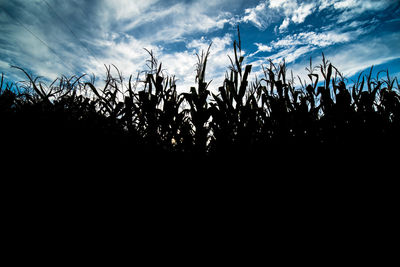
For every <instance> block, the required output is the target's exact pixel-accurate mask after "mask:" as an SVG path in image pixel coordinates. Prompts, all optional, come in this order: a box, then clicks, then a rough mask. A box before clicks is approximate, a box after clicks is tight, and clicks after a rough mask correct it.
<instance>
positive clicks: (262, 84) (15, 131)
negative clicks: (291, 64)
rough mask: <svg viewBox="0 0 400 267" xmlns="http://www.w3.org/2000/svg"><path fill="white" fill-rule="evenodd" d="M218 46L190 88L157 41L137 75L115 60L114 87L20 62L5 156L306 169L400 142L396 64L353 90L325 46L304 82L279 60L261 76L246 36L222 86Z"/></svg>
mask: <svg viewBox="0 0 400 267" xmlns="http://www.w3.org/2000/svg"><path fill="white" fill-rule="evenodd" d="M210 47H211V45H210ZM210 47H209V48H208V50H207V51H206V52H202V53H201V54H200V55H197V56H198V64H197V67H196V70H197V75H196V79H195V80H196V83H197V88H196V87H191V88H190V91H189V92H186V93H181V94H178V93H177V88H176V84H175V77H174V76H171V77H168V76H165V75H164V73H163V71H162V64H161V63H159V62H158V61H157V60H156V58H155V56H154V54H153V53H152V51H147V52H148V53H149V55H150V59H149V61H148V67H149V70H147V71H146V72H144V73H142V74H140V75H138V77H136V78H133V77H132V76H130V77H129V80H128V82H127V83H125V82H124V79H123V77H122V75H121V73H120V72H119V70H118V69H117V68H116V67H115V66H113V68H115V70H116V71H117V77H114V76H113V75H112V74H111V67H106V82H105V86H104V87H103V88H98V87H96V86H95V84H94V83H93V82H83V77H84V76H81V77H76V76H73V77H71V78H67V77H61V78H59V79H56V80H55V81H54V82H53V83H51V84H50V85H49V86H47V85H46V84H44V83H43V82H41V81H40V80H39V79H37V78H34V77H32V76H31V75H29V74H28V73H27V72H25V70H23V69H22V68H19V67H15V68H18V69H20V70H21V71H22V72H24V73H25V75H26V77H27V81H26V82H24V83H22V84H21V83H19V84H11V83H6V82H4V78H3V75H2V78H1V85H0V90H1V91H0V125H1V127H2V131H1V140H2V143H3V144H8V145H9V149H7V150H5V149H3V154H5V156H6V157H25V156H24V155H30V157H35V156H34V155H35V154H36V153H38V152H40V153H43V152H47V153H48V154H49V155H55V156H54V157H53V156H52V158H53V159H52V161H56V159H55V158H57V157H63V158H64V160H65V159H66V158H69V159H71V158H76V157H78V158H88V159H90V158H93V157H100V158H101V160H102V161H104V162H105V161H107V160H109V161H115V162H117V161H118V160H117V159H121V158H123V159H125V160H126V162H128V160H127V158H134V159H139V160H141V161H142V162H153V163H154V164H156V163H155V162H160V161H166V160H168V162H169V164H175V163H176V161H177V160H183V159H186V160H187V159H189V158H190V159H194V158H203V159H205V158H208V159H212V160H219V161H223V160H226V161H227V162H229V164H231V165H233V164H235V161H234V160H236V159H237V157H240V158H241V159H242V161H244V160H246V159H252V160H254V159H257V160H259V162H271V161H273V162H280V161H281V160H282V161H284V162H286V163H287V164H290V162H292V163H293V162H297V161H299V162H301V164H299V165H298V166H302V167H305V166H311V165H315V164H317V163H318V164H320V163H323V162H326V161H325V160H328V158H327V157H329V160H330V161H331V163H332V164H335V162H337V160H338V159H341V160H343V159H347V160H349V161H353V163H354V161H356V160H360V158H362V157H365V155H370V157H371V160H372V159H373V158H375V159H376V158H379V159H382V158H385V157H386V158H388V157H389V156H388V155H384V153H386V152H388V151H392V150H393V149H394V148H396V147H399V138H398V137H399V134H400V96H399V92H398V91H399V83H398V80H397V78H393V77H390V76H389V72H386V73H384V72H378V74H377V75H376V77H372V71H373V68H372V67H371V69H370V71H369V73H368V74H364V75H363V73H361V74H360V75H359V77H358V79H357V81H355V82H354V84H353V85H351V86H350V88H347V86H346V79H345V78H344V77H343V75H342V74H341V73H340V71H339V70H338V69H337V68H336V67H335V66H333V65H332V64H331V63H330V62H329V61H328V60H327V59H326V58H325V56H324V55H323V59H322V63H321V64H320V65H318V66H313V64H312V61H311V59H310V65H309V67H307V68H306V69H307V70H308V78H309V80H308V81H302V80H301V79H300V78H299V81H300V84H301V88H296V87H295V79H294V77H293V74H291V77H289V74H288V73H287V67H286V64H285V62H283V63H281V64H274V63H273V62H272V61H270V62H268V64H267V65H266V66H262V68H263V72H264V77H263V78H261V79H260V80H258V79H256V80H255V81H251V82H250V81H249V77H250V74H251V70H252V66H251V65H243V64H244V57H243V56H242V52H241V49H242V48H241V41H240V35H239V40H238V41H235V42H234V44H233V49H234V58H231V66H230V68H229V71H228V72H227V73H226V77H225V80H224V82H223V84H222V85H221V86H220V87H219V89H218V92H217V93H212V92H211V91H210V90H209V89H208V86H209V82H207V81H206V67H207V60H208V57H209V52H210ZM7 153H8V154H7ZM364 153H366V154H364ZM338 155H339V156H338ZM26 157H27V156H26ZM249 162H250V161H249ZM286 163H285V164H286ZM193 164H194V163H193ZM199 164H200V163H199ZM166 166H167V165H166ZM197 167H198V168H200V166H197Z"/></svg>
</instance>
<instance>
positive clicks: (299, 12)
mask: <svg viewBox="0 0 400 267" xmlns="http://www.w3.org/2000/svg"><path fill="white" fill-rule="evenodd" d="M314 9H315V4H314V3H309V4H304V3H301V5H300V6H298V8H297V9H296V10H294V11H293V14H292V17H291V20H292V21H293V22H294V23H297V24H298V23H303V22H304V20H305V19H306V18H307V17H308V16H309V15H310V14H311V13H312V12H313V11H314Z"/></svg>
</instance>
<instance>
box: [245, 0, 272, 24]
mask: <svg viewBox="0 0 400 267" xmlns="http://www.w3.org/2000/svg"><path fill="white" fill-rule="evenodd" d="M267 2H268V0H267V1H262V2H260V3H259V4H258V5H257V6H256V7H254V8H247V9H245V15H244V16H243V18H242V19H241V20H240V21H239V22H246V23H247V22H252V23H253V24H254V25H255V26H256V27H257V28H259V29H261V30H265V29H266V28H267V27H268V26H269V25H270V24H271V23H272V22H273V21H274V20H275V19H276V15H275V14H274V13H273V12H271V9H269V8H268V5H267Z"/></svg>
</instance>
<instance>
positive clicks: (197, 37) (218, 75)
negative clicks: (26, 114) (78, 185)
mask: <svg viewBox="0 0 400 267" xmlns="http://www.w3.org/2000/svg"><path fill="white" fill-rule="evenodd" d="M399 15H400V2H399V1H398V0H305V1H296V0H185V1H178V0H86V1H83V0H12V1H10V0H0V25H1V26H0V72H3V73H4V74H5V75H6V78H7V79H8V80H14V81H17V80H26V78H25V77H24V76H23V74H22V73H21V71H19V70H17V69H13V68H10V66H12V65H14V66H18V67H22V68H24V69H25V70H27V71H28V72H29V73H31V74H33V75H34V76H41V77H44V79H48V80H53V79H55V78H57V77H60V76H61V75H66V76H71V75H78V76H79V75H81V74H84V73H87V74H95V76H96V77H97V78H98V79H99V80H101V77H104V74H105V67H104V65H107V66H108V65H111V64H114V65H115V66H116V67H118V69H119V70H120V71H121V72H122V75H123V76H125V77H129V75H131V74H133V75H134V76H136V74H137V73H138V72H140V71H143V70H146V68H147V67H146V63H147V61H146V60H148V59H149V54H148V53H147V52H146V50H145V49H144V48H146V49H147V50H149V51H150V50H151V51H153V53H154V55H155V56H156V58H157V59H158V61H159V62H162V69H163V73H164V74H165V75H175V77H176V79H177V87H178V90H179V91H188V90H189V88H190V86H194V85H195V77H196V74H195V69H196V63H197V57H196V53H201V51H202V50H206V49H207V47H208V46H209V44H210V43H212V46H211V53H210V56H209V60H208V64H207V72H206V79H207V81H210V80H212V82H211V84H210V89H211V90H216V88H218V87H219V86H221V85H222V82H223V79H224V76H225V73H226V71H227V70H228V68H229V66H230V60H229V58H228V55H230V56H232V55H233V41H234V40H235V39H236V40H237V26H238V25H239V28H240V35H241V46H242V54H243V55H244V57H245V61H244V63H245V64H251V65H252V66H253V71H252V75H251V78H252V79H254V78H255V77H256V76H257V77H260V76H261V75H262V68H261V66H262V65H263V64H264V65H268V64H269V63H268V62H269V60H272V61H273V62H274V63H279V62H282V61H283V60H285V62H286V63H287V66H288V69H290V70H292V71H293V73H294V75H295V76H297V75H299V76H300V77H306V76H305V73H306V72H305V67H307V66H308V64H309V60H310V57H311V58H312V59H313V63H314V64H315V65H318V64H320V63H321V54H322V52H323V53H324V54H325V56H326V58H327V59H328V60H330V62H332V64H333V65H335V66H336V67H337V68H338V69H339V70H340V71H341V72H342V73H343V74H344V75H345V76H346V77H347V78H348V79H349V80H350V79H354V77H356V75H357V74H358V73H360V72H361V71H365V70H366V69H368V68H370V67H371V66H372V65H374V66H375V67H374V70H376V71H378V70H386V69H389V71H390V74H391V75H392V76H398V77H399V78H400V75H399V74H400V16H399Z"/></svg>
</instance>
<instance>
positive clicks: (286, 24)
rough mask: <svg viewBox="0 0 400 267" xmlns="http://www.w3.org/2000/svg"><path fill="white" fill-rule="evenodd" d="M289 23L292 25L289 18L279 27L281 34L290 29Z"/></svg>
mask: <svg viewBox="0 0 400 267" xmlns="http://www.w3.org/2000/svg"><path fill="white" fill-rule="evenodd" d="M289 23H290V19H289V18H285V19H284V20H283V22H282V24H281V26H279V32H280V33H282V32H284V31H286V29H287V28H288V27H289Z"/></svg>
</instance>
